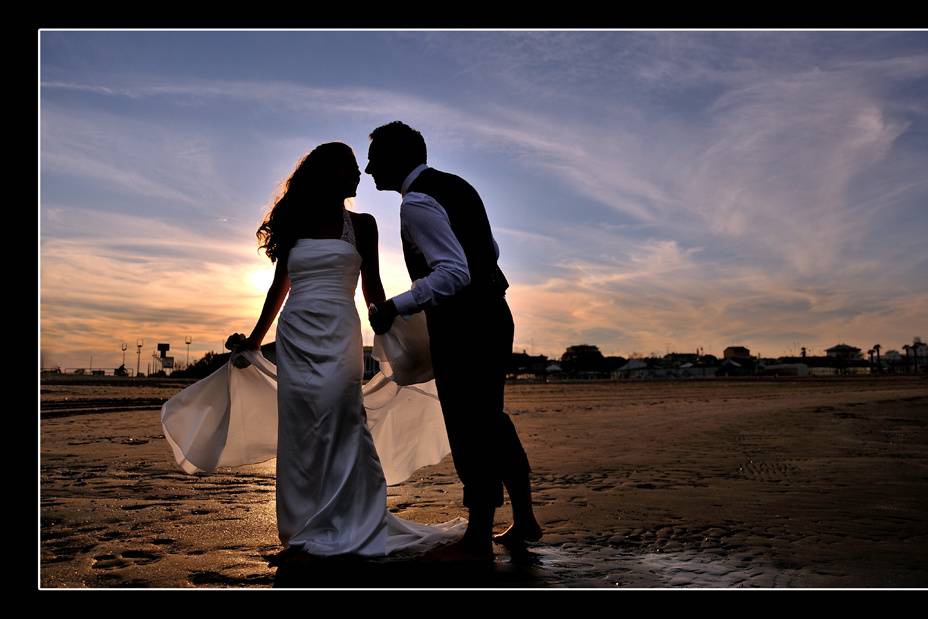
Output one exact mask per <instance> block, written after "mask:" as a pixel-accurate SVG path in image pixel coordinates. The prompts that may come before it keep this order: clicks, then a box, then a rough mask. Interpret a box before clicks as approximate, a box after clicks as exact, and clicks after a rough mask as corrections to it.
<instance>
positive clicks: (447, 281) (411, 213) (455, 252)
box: [393, 192, 470, 316]
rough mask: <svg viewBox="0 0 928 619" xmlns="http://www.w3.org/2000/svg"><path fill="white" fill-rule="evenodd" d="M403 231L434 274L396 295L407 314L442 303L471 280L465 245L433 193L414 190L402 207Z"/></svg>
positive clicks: (401, 312) (399, 308) (405, 197)
mask: <svg viewBox="0 0 928 619" xmlns="http://www.w3.org/2000/svg"><path fill="white" fill-rule="evenodd" d="M400 228H401V233H402V234H403V235H404V236H405V238H406V239H407V241H409V242H411V243H412V244H413V246H415V248H416V249H418V250H419V251H420V252H422V256H423V257H424V258H425V261H426V263H427V264H428V265H429V268H430V269H431V271H432V272H431V273H429V274H428V275H427V276H425V277H423V278H422V279H417V280H416V281H414V282H413V284H412V288H411V289H410V290H408V291H407V292H404V293H402V294H400V295H397V296H395V297H393V303H394V304H395V305H396V309H397V311H398V312H399V313H400V314H402V315H403V316H409V315H410V314H414V313H416V312H418V311H420V310H421V309H423V308H424V307H428V306H434V305H438V304H440V303H441V302H442V301H443V300H444V299H447V298H449V297H452V296H454V295H455V294H457V292H458V291H460V290H461V289H462V288H464V286H466V285H467V284H469V283H470V271H469V270H468V268H467V257H466V256H465V255H464V248H462V247H461V243H460V241H458V238H457V237H456V236H455V235H454V232H453V231H452V230H451V222H450V221H449V220H448V213H447V212H445V209H443V208H442V207H441V205H440V204H439V203H438V202H437V201H436V200H435V199H434V198H432V197H431V196H428V195H426V194H423V193H415V192H410V193H407V194H406V195H405V196H404V198H403V204H402V206H401V207H400Z"/></svg>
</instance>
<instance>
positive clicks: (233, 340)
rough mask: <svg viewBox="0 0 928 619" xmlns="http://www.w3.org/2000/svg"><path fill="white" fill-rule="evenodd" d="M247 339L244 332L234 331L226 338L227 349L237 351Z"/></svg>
mask: <svg viewBox="0 0 928 619" xmlns="http://www.w3.org/2000/svg"><path fill="white" fill-rule="evenodd" d="M246 339H248V338H246V337H245V334H244V333H233V334H232V335H230V336H229V338H228V339H227V340H226V350H231V351H233V352H234V351H236V350H237V349H238V347H239V346H241V345H242V342H244V341H245V340H246Z"/></svg>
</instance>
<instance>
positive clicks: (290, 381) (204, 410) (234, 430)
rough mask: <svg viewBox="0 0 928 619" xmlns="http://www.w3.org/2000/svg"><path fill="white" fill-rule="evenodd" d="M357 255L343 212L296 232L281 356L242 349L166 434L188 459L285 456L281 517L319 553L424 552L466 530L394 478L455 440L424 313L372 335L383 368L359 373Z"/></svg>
mask: <svg viewBox="0 0 928 619" xmlns="http://www.w3.org/2000/svg"><path fill="white" fill-rule="evenodd" d="M360 266H361V256H360V255H359V254H358V252H357V250H356V248H355V244H354V233H353V228H352V225H351V220H350V218H349V216H348V213H347V212H346V213H345V225H344V234H343V235H342V238H341V239H300V240H298V241H297V242H296V244H295V245H294V247H293V248H292V249H291V251H290V254H289V257H288V263H287V268H288V271H289V274H290V294H289V296H288V298H287V301H286V303H285V305H284V307H283V308H282V310H281V312H280V316H279V318H278V321H277V343H276V353H277V366H276V367H275V366H274V364H272V363H271V362H270V361H268V360H267V359H266V358H264V356H263V355H261V354H260V352H258V351H248V352H245V353H242V355H243V356H244V357H245V358H246V359H248V360H249V361H250V362H251V365H249V366H248V367H246V368H243V369H240V368H236V367H234V366H233V365H232V363H231V361H232V360H231V359H230V362H229V363H227V364H226V366H224V367H223V368H221V369H219V370H218V371H216V372H215V373H213V374H211V375H210V376H208V377H207V378H205V379H203V380H201V381H199V382H197V383H195V384H193V385H191V386H190V387H187V388H186V389H184V390H183V391H181V392H180V393H178V394H177V395H175V396H174V397H173V398H171V399H170V400H168V401H167V402H166V403H165V404H164V406H163V407H162V411H161V420H162V425H163V427H164V435H165V438H166V439H167V441H168V443H169V444H170V445H171V448H172V449H173V451H174V456H175V458H176V460H177V462H178V464H179V465H180V466H181V468H182V469H183V470H184V471H186V472H188V473H195V472H198V471H205V472H211V471H215V470H216V468H217V467H221V466H239V465H244V464H254V463H258V462H264V461H266V460H270V459H271V458H274V457H276V458H277V464H276V468H277V523H278V532H279V536H280V541H281V543H282V544H284V545H285V546H287V547H291V548H296V549H301V550H303V551H305V552H307V553H309V554H312V555H318V556H335V555H344V554H351V555H358V556H385V555H388V554H393V553H397V552H403V553H407V552H409V553H418V552H423V551H425V550H428V549H429V548H432V547H434V546H436V545H439V544H442V543H446V542H449V541H453V540H455V539H458V538H460V536H461V535H463V532H464V528H465V527H466V520H464V519H461V518H458V519H456V520H453V521H451V522H447V523H443V524H439V525H431V526H429V525H423V524H418V523H414V522H410V521H407V520H403V519H401V518H398V517H396V516H394V515H393V514H391V513H390V512H389V511H388V510H387V492H386V486H387V484H390V485H393V484H397V483H400V482H402V481H404V480H406V479H407V478H408V477H409V476H410V475H411V474H412V473H413V472H414V471H415V470H416V469H418V468H420V467H422V466H426V465H429V464H436V463H438V462H439V461H441V459H442V458H444V457H445V456H446V455H448V454H449V453H450V451H451V449H450V446H449V444H448V438H447V434H446V432H445V425H444V420H443V418H442V414H441V408H440V405H439V403H438V397H437V394H436V391H435V384H434V380H431V362H430V359H429V357H428V339H427V338H428V336H427V334H426V330H425V321H424V317H423V316H422V315H421V314H417V315H415V316H413V317H412V319H411V320H408V321H407V320H404V319H402V318H398V319H397V320H396V321H395V322H394V326H393V327H392V328H391V330H390V332H388V333H387V334H385V335H384V336H377V337H375V341H374V355H375V357H376V358H378V360H379V361H380V362H381V372H380V373H379V374H377V375H376V376H375V377H374V378H373V379H371V380H370V381H369V382H368V383H367V384H366V385H364V386H363V388H362V384H361V379H362V374H363V352H362V342H361V324H360V318H359V316H358V312H357V309H356V308H355V304H354V294H355V289H356V287H357V283H358V276H359V273H360Z"/></svg>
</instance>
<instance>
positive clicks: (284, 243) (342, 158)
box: [255, 142, 357, 262]
mask: <svg viewBox="0 0 928 619" xmlns="http://www.w3.org/2000/svg"><path fill="white" fill-rule="evenodd" d="M348 161H350V162H353V163H354V165H355V166H357V161H356V160H355V157H354V152H353V151H352V150H351V147H350V146H348V145H347V144H343V143H342V142H328V143H326V144H321V145H319V146H317V147H316V148H314V149H313V150H312V152H310V153H309V154H308V155H306V156H305V157H303V158H302V159H301V160H300V161H299V163H298V164H297V166H296V169H294V170H293V173H292V174H291V175H290V177H289V178H288V179H287V180H286V181H284V183H283V184H282V186H281V190H280V191H279V192H278V194H277V197H276V198H275V199H274V204H273V206H272V207H271V209H270V210H269V212H268V214H267V215H266V216H265V218H264V222H263V223H262V224H261V226H260V227H259V228H258V231H257V232H256V233H255V234H256V236H257V237H258V250H259V251H260V250H262V249H263V250H264V253H266V254H267V257H268V258H270V259H271V262H276V261H277V259H278V258H280V257H281V256H284V255H286V253H287V252H288V251H290V248H291V247H293V244H294V243H296V234H297V231H298V230H299V229H300V228H301V226H299V225H298V224H300V223H302V222H305V221H306V220H307V218H308V216H309V215H310V214H311V213H310V209H309V208H308V207H309V206H310V205H312V207H313V208H312V212H313V213H315V214H320V213H321V211H324V210H328V209H334V208H336V207H338V208H340V207H342V206H344V204H345V200H346V199H347V198H348V197H349V195H348V194H347V192H346V191H345V187H344V186H341V185H340V184H339V183H338V182H336V181H335V179H337V178H338V176H337V171H338V170H339V169H340V168H344V167H345V165H346V163H347V162H348ZM351 195H353V194H351Z"/></svg>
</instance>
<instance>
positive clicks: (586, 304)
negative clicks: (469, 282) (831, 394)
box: [39, 31, 928, 367]
mask: <svg viewBox="0 0 928 619" xmlns="http://www.w3.org/2000/svg"><path fill="white" fill-rule="evenodd" d="M40 54H41V56H40V80H41V85H40V96H41V109H40V127H39V131H40V136H41V141H40V144H41V147H40V148H41V152H40V174H41V195H40V236H41V245H40V247H41V255H40V261H41V299H40V302H41V338H42V342H41V348H42V365H43V366H50V365H62V366H64V367H87V366H88V364H89V361H90V355H91V354H93V355H94V359H95V361H94V364H95V365H97V366H106V367H114V366H115V365H118V364H119V363H120V362H121V356H122V353H121V352H120V346H119V345H120V343H121V342H124V341H125V342H128V343H129V344H130V345H131V346H132V349H133V350H134V343H135V340H136V338H139V337H143V338H145V340H146V348H145V351H143V359H144V356H147V355H150V352H151V347H152V346H153V345H154V343H155V342H156V341H168V342H171V343H172V349H173V350H175V351H178V354H179V355H180V356H181V357H183V352H182V351H183V350H184V349H185V347H184V346H183V344H182V342H183V338H184V336H185V335H190V336H191V337H193V340H194V343H193V344H192V345H191V348H190V350H191V356H192V357H198V356H200V355H201V354H202V353H203V352H205V351H207V350H210V349H213V350H217V349H219V346H220V344H221V342H222V341H224V339H225V336H226V335H228V334H229V333H231V332H232V331H245V332H249V331H250V330H251V328H252V327H253V326H254V322H255V320H256V318H257V316H258V313H259V312H260V309H261V305H262V303H263V299H264V293H265V292H266V286H267V283H269V281H270V273H271V272H272V267H271V264H270V262H269V261H268V260H267V258H266V257H263V255H259V254H258V253H257V252H256V251H255V248H256V243H255V240H254V239H255V237H254V232H255V230H256V228H257V226H258V224H259V223H260V221H261V219H262V217H263V215H264V213H265V212H266V209H267V207H268V206H269V204H270V200H271V199H272V198H273V197H274V194H275V191H276V189H277V187H278V185H279V183H280V182H281V181H282V180H284V179H285V178H286V177H287V175H288V174H289V172H290V171H291V170H292V168H293V166H294V164H295V163H296V161H297V160H298V159H299V157H300V156H301V155H303V154H305V153H306V152H308V151H309V150H311V149H312V147H313V146H315V145H317V144H319V143H322V142H326V141H332V140H339V141H344V142H346V143H347V144H349V145H350V146H352V147H353V148H354V150H355V153H356V156H357V157H358V160H359V163H360V165H361V167H362V168H363V167H364V165H365V163H366V152H367V144H368V139H367V135H368V133H369V132H370V131H371V130H372V129H373V128H374V127H376V126H378V125H380V124H383V123H385V122H389V121H391V120H396V119H399V120H403V121H405V122H407V123H408V124H410V125H412V126H414V127H416V128H417V129H419V130H420V131H422V133H423V134H424V136H425V138H426V140H427V142H428V145H429V163H430V164H431V165H433V166H435V167H437V168H439V169H444V170H447V171H450V172H454V173H457V174H460V175H462V176H464V177H465V178H467V179H468V180H470V181H471V183H472V184H473V185H474V186H475V187H476V188H477V189H478V191H480V193H481V195H482V197H483V199H484V202H485V204H486V206H487V210H488V214H489V216H490V221H491V224H492V225H493V227H494V231H495V235H496V237H497V240H498V242H499V245H500V248H501V258H500V261H501V265H502V267H503V269H504V271H505V272H506V273H507V275H508V277H509V279H510V281H511V283H512V288H511V290H510V293H509V299H510V304H511V305H512V307H513V311H514V314H515V319H516V341H515V347H516V349H518V350H521V349H523V348H524V349H528V350H530V351H531V352H534V353H536V354H538V353H543V354H547V355H549V356H557V355H560V353H561V352H563V350H564V348H565V347H566V346H568V345H571V344H580V343H589V344H596V345H598V346H599V347H600V348H601V349H602V350H603V351H604V352H605V353H606V354H620V355H624V356H628V355H630V354H633V353H642V354H647V353H650V352H660V353H663V352H666V350H667V349H668V348H669V349H670V350H677V351H692V350H694V349H695V348H696V347H697V346H702V347H704V348H705V349H706V351H707V352H713V353H716V354H719V353H721V351H722V349H723V348H724V347H725V346H728V345H744V346H747V347H748V348H750V349H751V350H752V351H753V352H759V353H761V354H764V355H771V356H776V355H782V354H786V353H788V352H790V351H794V352H795V351H798V347H799V346H805V347H807V348H810V349H812V350H813V351H816V352H819V351H821V350H823V349H824V348H827V347H829V346H832V345H834V344H836V343H838V342H839V341H846V342H848V343H850V344H853V345H855V346H859V347H861V348H863V349H864V350H866V349H867V348H869V347H870V346H872V345H873V344H876V343H880V344H881V345H882V346H883V348H884V350H888V349H891V348H897V349H898V348H899V347H900V346H901V345H902V344H904V343H907V342H911V340H912V337H913V336H919V335H920V336H928V329H926V326H928V319H926V318H925V317H926V316H928V311H926V308H928V292H926V280H928V277H926V274H928V245H926V242H925V238H926V232H928V210H926V207H928V179H926V174H925V170H928V32H859V31H858V32H812V31H804V32H650V31H637V32H634V31H633V32H628V31H611V32H546V31H536V32H477V31H471V32H460V31H458V32H454V31H430V32H404V31H387V32H380V31H366V32H364V31H361V32H358V31H355V32H317V31H300V32H282V31H265V32H245V31H200V32H196V31H185V32H163V31H121V32H120V31H103V32H101V31H96V32H94V31H84V32H80V31H44V32H42V33H41V36H40ZM398 204H399V196H398V194H396V193H391V192H378V191H376V190H375V189H374V187H373V183H372V181H371V179H370V177H367V176H366V175H365V176H364V178H362V181H361V186H360V188H359V192H358V197H357V199H356V201H355V204H354V208H355V209H356V210H359V211H364V212H369V213H372V214H373V215H374V216H375V217H376V218H377V220H378V223H379V226H380V236H381V253H382V262H383V276H384V282H385V286H386V288H387V293H388V294H397V293H399V292H401V291H402V290H404V289H406V288H407V287H408V285H409V280H408V277H407V276H406V274H405V270H404V267H403V264H402V256H401V247H400V242H399V230H398ZM360 305H361V303H360V296H359V306H360ZM371 335H372V334H371V332H370V331H369V330H367V329H366V330H365V341H366V342H368V343H369V342H370V340H371ZM273 337H274V335H273V328H272V330H271V331H270V332H269V334H268V337H267V339H266V341H270V340H272V339H273ZM131 352H132V351H130V353H131ZM127 360H128V357H127ZM143 366H144V364H143Z"/></svg>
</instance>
